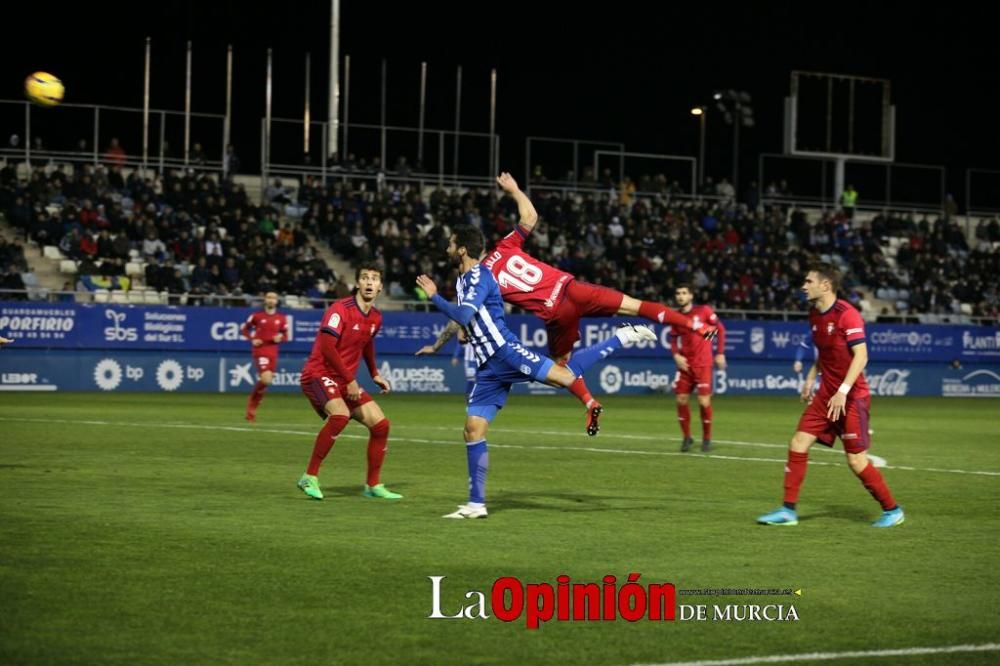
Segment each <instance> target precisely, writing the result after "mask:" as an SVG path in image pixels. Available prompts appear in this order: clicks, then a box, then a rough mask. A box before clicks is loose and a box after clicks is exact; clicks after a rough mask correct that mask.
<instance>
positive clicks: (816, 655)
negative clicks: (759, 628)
mask: <svg viewBox="0 0 1000 666" xmlns="http://www.w3.org/2000/svg"><path fill="white" fill-rule="evenodd" d="M998 650H1000V643H983V644H982V645H946V646H942V647H911V648H898V649H895V650H854V651H851V652H809V653H804V654H775V655H767V656H760V657H736V658H733V659H708V660H703V661H671V662H664V663H662V664H644V665H642V666H745V665H747V664H781V663H790V662H796V661H833V660H835V659H857V658H865V657H909V656H913V655H921V654H951V653H956V652H996V651H998Z"/></svg>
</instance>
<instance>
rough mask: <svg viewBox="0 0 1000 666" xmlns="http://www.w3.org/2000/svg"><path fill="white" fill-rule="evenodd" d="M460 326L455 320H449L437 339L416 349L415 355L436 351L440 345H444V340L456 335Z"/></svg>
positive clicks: (446, 340)
mask: <svg viewBox="0 0 1000 666" xmlns="http://www.w3.org/2000/svg"><path fill="white" fill-rule="evenodd" d="M461 328H462V327H461V326H459V325H458V323H457V322H454V321H449V322H448V325H447V326H445V327H444V330H443V331H441V333H440V335H438V336H437V340H435V341H434V344H430V345H424V346H423V347H421V348H420V349H418V350H417V353H416V356H423V355H424V354H434V353H436V352H437V351H438V350H439V349H441V347H444V344H445V343H446V342H448V341H449V340H451V339H452V338H453V337H454V336H455V335H457V334H458V332H459V331H460V330H461Z"/></svg>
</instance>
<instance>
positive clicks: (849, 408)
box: [757, 263, 904, 527]
mask: <svg viewBox="0 0 1000 666" xmlns="http://www.w3.org/2000/svg"><path fill="white" fill-rule="evenodd" d="M839 282H840V275H839V274H838V273H837V270H836V269H835V268H834V267H833V266H831V265H830V264H825V263H821V264H816V265H815V266H813V267H811V268H810V270H809V273H808V274H807V275H806V279H805V281H804V282H803V283H802V291H803V292H805V295H806V298H808V299H809V303H810V304H811V305H812V310H811V311H810V313H809V325H810V327H811V328H812V336H813V344H815V345H816V349H817V350H818V358H817V360H816V362H815V363H813V366H812V368H810V370H809V375H808V377H807V378H806V381H805V383H803V385H802V399H803V400H804V401H808V402H809V405H808V406H807V407H806V409H805V411H804V412H803V413H802V417H801V418H800V419H799V425H798V427H797V428H796V432H795V435H793V436H792V441H791V443H789V445H788V463H787V464H786V465H785V500H784V505H783V506H782V507H780V508H778V509H776V510H774V511H772V512H771V513H767V514H764V515H763V516H760V517H759V518H758V519H757V522H758V523H763V524H765V525H796V524H798V522H799V518H798V514H797V513H796V512H795V504H796V502H797V501H798V497H799V488H800V487H801V486H802V481H803V480H804V479H805V476H806V464H807V462H808V460H809V447H811V446H812V445H813V442H816V441H817V440H818V441H819V443H820V444H823V445H824V446H833V440H834V439H835V438H837V437H839V438H840V441H841V442H843V443H844V452H845V453H846V454H847V464H848V465H849V466H850V468H851V471H853V472H854V474H855V475H857V477H858V479H860V480H861V483H862V485H864V487H865V489H866V490H867V491H868V492H869V493H871V495H872V497H874V498H875V500H876V501H877V502H878V503H879V504H880V505H882V515H881V517H879V519H878V520H876V521H875V522H874V523H872V525H873V526H874V527H892V526H894V525H899V524H900V523H902V522H903V519H904V516H903V509H902V508H900V507H899V506H898V505H897V504H896V501H895V500H894V499H893V498H892V493H891V492H889V488H888V486H887V485H886V483H885V479H883V478H882V473H881V472H879V471H878V469H876V467H875V466H874V465H873V464H872V463H871V461H870V460H868V447H869V445H870V441H869V432H868V413H869V411H870V409H871V394H870V393H869V391H868V382H866V381H865V376H864V369H865V365H867V363H868V346H867V343H866V342H865V324H864V321H862V319H861V315H860V314H859V313H858V311H857V310H855V309H854V306H852V305H851V304H850V303H848V302H847V301H845V300H841V299H838V298H837V286H838V285H839ZM817 371H818V372H819V373H820V376H821V378H822V380H821V382H820V387H819V391H818V392H817V393H816V395H815V396H813V397H812V399H811V400H810V394H811V392H812V386H813V382H814V381H815V379H816V373H817Z"/></svg>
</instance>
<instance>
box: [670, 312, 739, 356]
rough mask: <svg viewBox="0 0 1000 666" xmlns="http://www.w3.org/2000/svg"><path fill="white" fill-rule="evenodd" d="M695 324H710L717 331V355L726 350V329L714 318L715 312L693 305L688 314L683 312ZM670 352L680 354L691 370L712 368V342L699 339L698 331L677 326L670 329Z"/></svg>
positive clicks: (717, 318)
mask: <svg viewBox="0 0 1000 666" xmlns="http://www.w3.org/2000/svg"><path fill="white" fill-rule="evenodd" d="M682 314H685V315H687V316H689V317H691V319H692V320H694V322H695V326H697V325H698V324H699V323H701V324H711V325H712V326H715V327H717V328H718V329H719V336H718V338H717V339H718V341H719V347H718V349H719V353H720V354H722V353H724V352H725V349H726V328H725V326H723V325H722V320H721V319H719V317H718V316H716V314H715V311H714V310H712V308H711V307H709V306H707V305H694V306H692V307H691V311H690V312H683V313H682ZM670 351H672V352H673V353H674V354H680V355H681V356H683V357H684V358H685V359H686V360H687V362H688V366H690V367H692V368H710V367H712V341H711V340H706V339H705V338H703V337H701V333H700V332H698V331H692V330H691V329H689V328H682V327H678V326H671V327H670Z"/></svg>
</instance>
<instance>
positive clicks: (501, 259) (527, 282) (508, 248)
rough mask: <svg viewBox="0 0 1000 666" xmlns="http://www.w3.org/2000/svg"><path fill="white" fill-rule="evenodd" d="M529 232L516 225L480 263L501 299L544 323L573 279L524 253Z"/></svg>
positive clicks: (553, 312)
mask: <svg viewBox="0 0 1000 666" xmlns="http://www.w3.org/2000/svg"><path fill="white" fill-rule="evenodd" d="M529 233H531V232H529V231H526V230H525V229H524V227H522V226H521V225H520V224H519V225H517V226H516V227H515V228H514V231H512V232H510V233H509V234H507V235H506V236H504V238H503V240H501V241H500V242H499V243H497V245H496V247H495V248H493V251H492V252H490V253H489V254H488V255H487V256H486V258H485V259H483V261H482V264H483V266H485V267H486V268H488V269H489V270H490V272H492V273H493V277H495V278H496V280H497V284H499V285H500V296H501V297H502V298H503V300H505V301H507V302H508V303H511V304H513V305H516V306H517V307H519V308H523V309H525V310H527V311H528V312H531V313H534V314H536V315H538V316H539V317H540V318H541V319H545V320H547V319H551V318H552V316H553V315H554V314H555V309H556V307H557V306H558V305H559V303H560V301H561V300H562V296H563V294H564V293H565V289H566V284H567V283H569V281H570V280H572V279H573V276H572V275H570V274H569V273H567V272H566V271H561V270H559V269H558V268H556V267H554V266H549V265H548V264H546V263H545V262H542V261H539V260H537V259H535V258H534V257H532V256H531V255H530V254H528V253H527V252H525V251H524V241H525V239H527V238H528V234H529Z"/></svg>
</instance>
